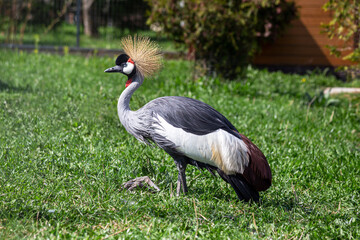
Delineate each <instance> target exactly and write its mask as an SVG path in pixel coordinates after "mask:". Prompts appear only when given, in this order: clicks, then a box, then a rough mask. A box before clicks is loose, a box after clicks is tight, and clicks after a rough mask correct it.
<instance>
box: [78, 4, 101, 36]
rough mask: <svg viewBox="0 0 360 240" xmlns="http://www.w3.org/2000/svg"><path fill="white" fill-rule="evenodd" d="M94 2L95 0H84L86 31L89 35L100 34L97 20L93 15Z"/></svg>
mask: <svg viewBox="0 0 360 240" xmlns="http://www.w3.org/2000/svg"><path fill="white" fill-rule="evenodd" d="M93 3H94V0H82V10H83V22H84V33H85V35H86V36H89V37H94V36H98V35H99V32H98V28H97V24H96V21H93V20H94V19H93V18H92V16H91V6H92V5H93Z"/></svg>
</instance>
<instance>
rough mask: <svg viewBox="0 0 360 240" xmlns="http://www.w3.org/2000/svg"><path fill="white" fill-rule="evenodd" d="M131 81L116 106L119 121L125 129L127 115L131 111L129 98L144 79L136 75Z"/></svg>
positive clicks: (138, 74)
mask: <svg viewBox="0 0 360 240" xmlns="http://www.w3.org/2000/svg"><path fill="white" fill-rule="evenodd" d="M132 79H133V81H132V83H131V84H130V85H129V86H128V87H127V88H125V90H124V91H123V92H122V93H121V95H120V97H119V101H118V105H117V108H118V115H119V118H120V121H121V123H122V124H123V125H124V126H125V127H126V125H127V123H128V120H129V118H128V116H127V115H129V113H131V109H130V99H131V96H132V95H133V93H134V92H135V91H136V89H138V88H139V87H140V86H141V84H142V83H143V81H144V77H143V76H142V75H141V74H140V73H136V74H135V75H134V76H133V77H132Z"/></svg>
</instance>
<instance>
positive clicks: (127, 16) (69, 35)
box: [0, 0, 149, 48]
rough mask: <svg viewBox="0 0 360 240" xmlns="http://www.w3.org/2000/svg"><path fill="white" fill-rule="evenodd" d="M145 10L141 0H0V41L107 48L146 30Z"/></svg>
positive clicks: (146, 6)
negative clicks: (128, 35)
mask: <svg viewBox="0 0 360 240" xmlns="http://www.w3.org/2000/svg"><path fill="white" fill-rule="evenodd" d="M148 10H149V6H148V4H147V3H146V1H144V0H0V43H1V44H3V45H4V44H17V45H35V46H38V45H50V46H70V47H71V46H81V47H99V48H110V47H111V46H110V47H109V46H107V45H108V44H107V43H106V40H108V41H107V42H110V41H109V40H112V39H117V38H120V37H121V36H122V35H124V34H125V33H128V32H137V31H149V27H148V26H147V25H146V19H147V16H146V12H147V11H148ZM78 20H79V21H78ZM77 24H78V28H77ZM79 40H80V41H79Z"/></svg>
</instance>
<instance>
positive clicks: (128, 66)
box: [121, 62, 134, 74]
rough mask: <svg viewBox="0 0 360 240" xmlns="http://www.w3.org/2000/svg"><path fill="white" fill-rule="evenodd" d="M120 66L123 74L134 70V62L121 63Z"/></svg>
mask: <svg viewBox="0 0 360 240" xmlns="http://www.w3.org/2000/svg"><path fill="white" fill-rule="evenodd" d="M121 66H122V67H123V73H125V74H130V73H131V72H132V71H133V70H134V64H132V63H130V62H126V63H123V64H121Z"/></svg>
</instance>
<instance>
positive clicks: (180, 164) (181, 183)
mask: <svg viewBox="0 0 360 240" xmlns="http://www.w3.org/2000/svg"><path fill="white" fill-rule="evenodd" d="M174 160H175V164H176V167H177V169H178V171H179V175H178V180H177V186H176V196H180V191H181V188H182V191H183V193H184V194H186V193H187V191H188V189H187V185H186V176H185V170H186V165H187V163H186V162H185V161H184V160H183V159H174Z"/></svg>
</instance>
